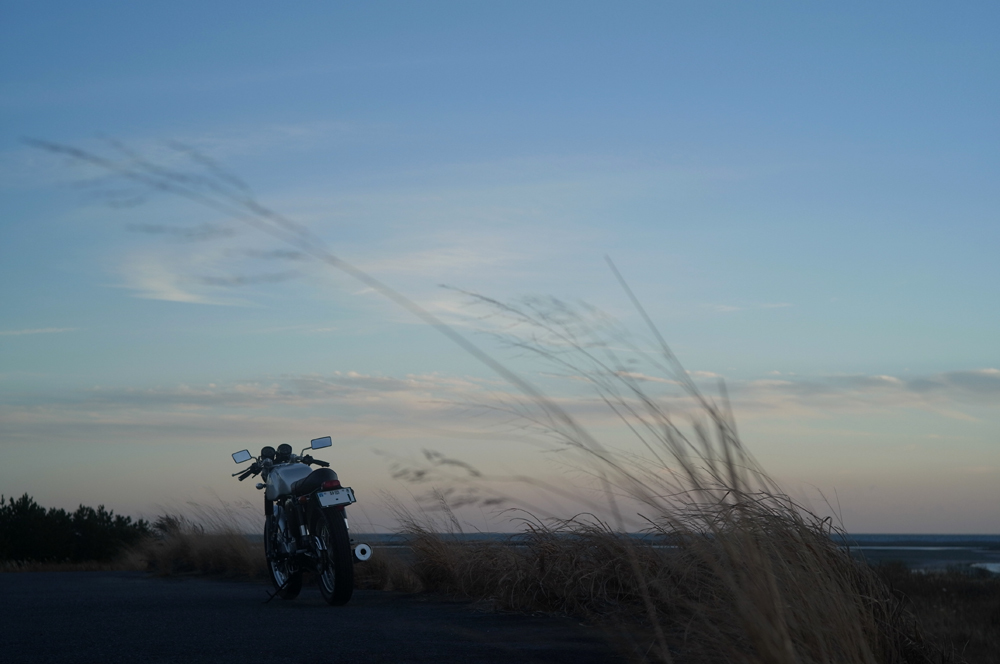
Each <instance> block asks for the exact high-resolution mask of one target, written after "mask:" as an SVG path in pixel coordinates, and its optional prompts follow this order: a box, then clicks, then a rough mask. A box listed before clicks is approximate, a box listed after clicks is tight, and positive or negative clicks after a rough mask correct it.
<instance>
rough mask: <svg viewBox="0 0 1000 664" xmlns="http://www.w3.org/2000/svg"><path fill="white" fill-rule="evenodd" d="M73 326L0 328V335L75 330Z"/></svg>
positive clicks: (13, 335) (8, 335)
mask: <svg viewBox="0 0 1000 664" xmlns="http://www.w3.org/2000/svg"><path fill="white" fill-rule="evenodd" d="M77 329H78V328H75V327H40V328H34V329H29V330H0V337H20V336H23V335H27V334H56V333H58V332H75V331H76V330H77Z"/></svg>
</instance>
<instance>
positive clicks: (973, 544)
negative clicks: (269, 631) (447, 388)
mask: <svg viewBox="0 0 1000 664" xmlns="http://www.w3.org/2000/svg"><path fill="white" fill-rule="evenodd" d="M443 537H445V538H449V539H454V540H456V541H463V542H474V541H484V540H488V541H503V542H509V543H511V544H513V545H515V546H516V545H517V540H518V536H517V535H510V534H507V533H464V534H451V535H443ZM635 537H636V538H637V539H646V536H643V535H635ZM361 538H363V539H364V541H366V542H368V543H369V544H371V545H372V546H376V547H378V546H382V547H387V548H406V537H405V536H403V535H396V534H377V535H367V536H361ZM835 541H836V542H837V543H838V544H840V545H841V546H843V547H845V548H846V549H848V550H849V551H850V552H851V555H853V556H855V557H857V558H859V559H861V560H865V561H866V562H868V563H871V564H872V565H878V564H880V563H888V562H899V563H902V564H904V565H906V566H907V567H909V568H910V569H913V570H922V571H934V570H945V569H949V568H958V569H971V568H978V569H983V570H987V571H989V572H992V573H994V574H1000V535H917V534H910V535H907V534H902V535H900V534H884V533H858V534H850V535H847V536H846V537H835Z"/></svg>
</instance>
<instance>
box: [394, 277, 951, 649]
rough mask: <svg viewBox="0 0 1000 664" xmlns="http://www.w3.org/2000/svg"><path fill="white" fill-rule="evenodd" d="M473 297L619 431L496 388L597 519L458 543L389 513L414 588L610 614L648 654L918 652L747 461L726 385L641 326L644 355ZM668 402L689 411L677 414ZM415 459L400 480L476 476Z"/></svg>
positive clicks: (908, 631)
mask: <svg viewBox="0 0 1000 664" xmlns="http://www.w3.org/2000/svg"><path fill="white" fill-rule="evenodd" d="M623 285H624V284H623ZM626 289H627V286H626ZM627 292H629V295H630V296H631V292H630V291H627ZM472 297H473V298H474V300H475V301H476V302H477V303H479V304H481V305H485V306H486V307H487V309H488V314H487V316H483V317H480V319H479V320H485V319H486V318H488V317H489V316H493V317H495V318H498V319H499V321H498V322H499V323H500V324H499V325H498V326H497V327H498V328H499V329H502V330H503V331H504V332H503V335H504V338H505V341H506V343H508V344H509V345H510V346H511V347H512V348H516V349H517V350H519V351H522V352H524V353H527V354H528V355H529V356H533V357H534V358H535V359H536V360H540V361H541V364H542V365H543V366H547V368H548V369H549V370H550V371H552V370H555V371H556V372H559V373H561V374H562V375H564V376H566V377H568V378H571V379H572V380H574V381H576V382H577V383H582V384H586V385H587V386H589V388H590V389H591V390H593V392H594V393H596V395H597V399H596V402H597V403H599V404H600V405H601V407H602V408H603V409H605V411H606V412H610V413H611V414H612V415H613V417H614V418H616V419H617V421H618V422H619V424H620V425H622V427H623V429H624V431H626V432H627V433H628V435H629V436H630V437H631V439H632V444H630V445H622V444H620V445H619V447H614V448H613V447H611V446H610V445H608V444H605V443H604V442H602V441H601V440H599V439H598V437H597V436H596V435H593V434H592V433H591V431H590V429H588V427H587V426H585V425H584V424H583V423H581V416H579V415H578V416H571V415H569V414H568V412H567V411H566V409H564V408H563V407H561V406H560V405H559V404H557V403H556V402H554V401H552V400H549V399H529V400H520V401H518V400H513V399H510V400H508V401H507V402H506V404H505V405H504V406H503V410H506V411H507V412H508V413H510V414H513V415H515V416H518V417H520V418H521V419H522V420H523V421H525V422H528V423H529V425H530V427H533V428H534V430H535V431H536V432H538V433H540V434H542V436H541V437H540V439H541V440H543V441H545V442H543V443H542V445H543V447H544V446H548V447H549V449H553V450H559V452H560V454H561V456H562V457H563V458H564V459H565V458H567V457H568V458H570V459H572V460H573V461H572V463H573V464H575V466H576V467H577V468H578V469H581V471H582V472H583V473H584V475H585V476H586V477H589V478H590V480H591V482H592V483H593V484H594V486H596V487H599V488H601V490H602V497H603V511H604V513H605V515H606V516H604V517H603V518H600V519H599V518H597V517H593V516H588V517H582V518H581V517H576V518H572V519H568V520H553V519H549V520H538V519H534V520H527V521H525V524H526V528H525V531H524V532H523V533H522V534H521V536H520V537H519V538H518V540H517V545H516V546H512V545H511V544H510V543H495V542H494V543H489V542H484V543H477V544H471V545H470V544H461V543H457V542H455V541H454V540H451V539H448V538H442V537H440V536H438V535H436V534H435V532H434V531H435V530H440V528H435V527H428V525H427V522H426V520H425V519H422V518H417V517H414V516H412V515H411V514H408V513H406V512H405V511H404V512H403V513H402V514H401V515H400V518H401V521H402V522H403V524H404V529H405V530H406V531H407V532H409V533H410V535H411V537H412V548H413V551H414V553H415V557H416V561H415V564H414V571H415V572H416V574H417V575H418V576H419V578H420V580H421V582H422V584H423V585H424V586H425V587H427V588H430V589H435V590H443V591H447V592H454V593H459V594H462V595H466V596H469V597H475V598H485V599H489V600H491V601H493V602H495V603H496V604H497V605H498V606H499V607H502V608H506V609H515V610H542V611H558V612H568V613H574V614H578V615H585V616H587V617H589V618H590V619H592V620H594V621H598V622H601V623H604V624H609V625H615V626H616V627H617V628H619V630H618V631H619V634H627V635H628V639H629V640H630V643H631V644H632V645H631V650H632V654H633V655H634V656H636V657H637V658H639V659H641V660H645V661H657V662H673V661H683V662H736V663H746V664H764V663H767V664H799V663H806V662H808V663H813V662H816V663H821V662H822V663H830V664H833V663H838V664H843V663H858V664H861V663H864V664H875V663H883V664H886V663H890V662H892V663H895V662H929V661H931V652H930V650H929V649H928V648H927V647H926V646H925V645H924V644H923V643H922V642H921V639H920V636H919V631H918V629H917V627H916V624H915V622H914V620H913V618H912V616H910V615H909V614H908V613H907V612H906V611H905V609H904V607H903V604H902V602H901V601H900V599H899V598H897V597H896V596H895V595H894V594H893V593H892V591H891V589H890V588H889V587H888V586H887V585H886V584H885V583H884V582H883V580H882V579H881V578H880V577H879V576H878V575H877V574H875V573H874V572H873V571H872V570H871V569H870V568H868V567H867V566H865V565H863V564H860V563H858V562H856V561H855V560H854V559H853V558H852V557H851V556H850V555H849V554H848V553H847V552H845V551H843V550H842V549H840V548H839V547H838V546H837V545H836V543H835V542H834V541H833V539H832V538H831V535H832V534H833V533H834V532H837V530H836V529H835V527H834V526H833V524H832V523H831V520H830V519H822V518H819V517H818V516H816V515H815V514H813V513H811V512H810V511H808V510H806V509H804V508H803V507H802V506H800V505H798V504H797V503H796V502H795V501H793V500H792V499H791V498H790V497H789V496H787V495H786V494H785V493H783V492H782V491H781V489H780V487H778V486H777V485H776V484H775V483H774V482H773V481H772V480H771V479H770V478H769V477H768V475H767V474H766V473H765V472H764V471H763V469H762V468H761V467H760V466H759V464H758V463H757V462H756V461H755V460H754V458H753V457H752V455H751V454H750V453H749V451H748V450H747V449H746V448H745V446H744V445H743V444H742V442H741V440H740V438H739V436H738V434H737V431H736V426H735V423H734V420H733V417H732V413H731V411H730V409H729V406H728V401H727V398H726V394H725V389H724V386H721V389H722V395H721V400H720V401H718V402H716V401H715V400H712V399H709V398H707V397H706V396H704V395H703V393H702V392H701V390H700V389H699V387H698V386H697V385H696V384H695V383H694V381H693V380H692V379H691V377H690V374H688V373H687V372H686V371H685V370H684V369H683V367H682V366H681V365H680V363H679V362H678V361H677V359H676V358H675V357H674V356H673V354H672V353H671V351H670V349H669V348H668V347H667V345H666V343H664V342H663V340H662V338H661V337H660V336H659V333H658V331H657V330H656V328H655V327H654V326H652V324H651V323H650V330H651V332H652V338H653V347H654V351H650V350H648V349H647V348H646V347H643V346H642V345H640V344H638V343H636V342H634V341H633V340H632V339H631V337H630V336H629V335H627V334H626V333H624V332H623V331H622V330H621V329H620V328H619V327H618V326H617V324H616V323H614V321H611V320H610V319H608V318H606V317H603V316H601V315H599V314H596V312H592V311H586V310H583V311H581V310H580V309H579V308H577V307H571V306H569V305H566V304H564V303H561V302H558V301H556V300H551V299H546V300H541V299H533V300H527V301H524V302H521V303H518V304H516V305H510V304H505V303H500V302H497V301H494V300H490V299H487V298H482V297H479V296H475V295H472ZM635 304H636V306H637V309H638V311H639V312H640V313H641V314H642V315H643V316H645V312H644V311H643V310H642V308H641V306H639V304H638V302H637V301H636V302H635ZM647 320H648V318H647ZM637 367H642V369H641V370H640V369H638V368H637ZM662 384H666V385H669V386H670V387H671V388H673V389H674V390H675V391H678V392H679V393H680V395H679V396H677V395H674V396H672V397H662V396H661V395H658V394H655V393H654V391H653V389H652V388H651V386H654V387H655V386H657V385H662ZM678 388H679V389H678ZM671 410H674V411H675V412H680V413H681V414H682V415H683V417H684V418H686V419H687V420H688V422H689V425H688V426H685V427H682V426H679V425H678V424H676V423H675V418H674V417H673V416H672V413H671ZM585 416H586V414H584V417H585ZM605 428H606V427H605ZM427 458H428V460H429V461H430V465H429V466H428V467H425V468H421V469H419V472H414V473H411V476H413V477H419V478H420V479H421V481H425V482H426V481H428V480H429V478H433V479H434V480H436V481H437V482H438V483H441V482H448V481H450V482H453V483H456V484H462V483H470V482H482V481H488V480H489V477H488V476H487V475H485V474H483V473H480V472H478V471H475V472H467V473H464V474H458V475H456V474H454V473H451V472H450V471H452V470H453V469H454V468H460V469H462V470H466V469H465V468H463V467H462V466H461V465H460V464H456V463H455V462H454V461H453V460H448V459H443V458H442V457H435V456H433V455H428V457H427ZM435 473H437V475H435ZM458 493H459V494H461V495H463V496H467V495H469V494H468V492H464V493H463V492H458ZM436 495H437V497H438V498H440V497H441V495H442V494H441V493H440V491H439V492H438V493H437V494H436ZM599 502H600V501H599ZM626 510H635V511H637V512H638V514H639V516H640V518H641V520H642V522H643V524H644V530H645V533H646V534H647V536H649V538H650V539H649V540H646V541H640V540H637V539H636V538H634V537H630V536H628V535H626V534H624V532H625V531H627V530H628V529H629V528H628V526H629V521H628V519H627V517H626V516H624V514H625V513H626ZM452 520H453V519H452ZM651 542H655V544H653V543H651Z"/></svg>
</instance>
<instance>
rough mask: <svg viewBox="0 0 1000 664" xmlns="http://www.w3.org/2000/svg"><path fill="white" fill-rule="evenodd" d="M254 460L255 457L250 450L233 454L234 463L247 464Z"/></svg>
mask: <svg viewBox="0 0 1000 664" xmlns="http://www.w3.org/2000/svg"><path fill="white" fill-rule="evenodd" d="M252 458H253V455H252V454H250V450H240V451H239V452H235V453H234V454H233V461H235V462H236V463H246V462H247V461H249V460H250V459H252Z"/></svg>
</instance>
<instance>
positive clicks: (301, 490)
mask: <svg viewBox="0 0 1000 664" xmlns="http://www.w3.org/2000/svg"><path fill="white" fill-rule="evenodd" d="M335 479H337V473H335V472H333V471H332V470H330V469H329V468H317V469H316V470H314V471H312V472H311V473H309V474H308V475H306V476H305V477H303V478H302V479H301V480H296V481H295V482H292V486H291V489H292V495H293V496H304V495H306V494H307V493H312V492H313V491H315V490H316V489H318V488H320V487H321V486H323V482H329V481H330V480H335Z"/></svg>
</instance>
